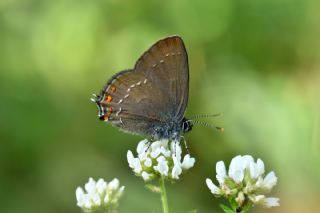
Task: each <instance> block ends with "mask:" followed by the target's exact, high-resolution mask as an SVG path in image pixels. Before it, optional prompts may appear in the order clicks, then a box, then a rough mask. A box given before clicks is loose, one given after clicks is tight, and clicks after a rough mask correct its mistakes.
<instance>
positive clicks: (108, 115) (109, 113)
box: [103, 107, 112, 120]
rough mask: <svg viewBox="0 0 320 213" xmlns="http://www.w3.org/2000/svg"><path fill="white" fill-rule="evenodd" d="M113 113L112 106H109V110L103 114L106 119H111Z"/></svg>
mask: <svg viewBox="0 0 320 213" xmlns="http://www.w3.org/2000/svg"><path fill="white" fill-rule="evenodd" d="M111 114H112V107H109V108H108V112H107V113H106V114H105V115H104V116H103V118H104V120H109V117H110V115H111Z"/></svg>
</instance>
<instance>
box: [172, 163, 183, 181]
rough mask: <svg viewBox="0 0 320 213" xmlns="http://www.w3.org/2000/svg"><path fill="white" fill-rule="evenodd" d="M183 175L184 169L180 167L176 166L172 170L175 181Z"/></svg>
mask: <svg viewBox="0 0 320 213" xmlns="http://www.w3.org/2000/svg"><path fill="white" fill-rule="evenodd" d="M181 173H182V169H181V167H180V165H175V166H173V168H172V174H171V175H172V178H173V179H179V175H180V174H181Z"/></svg>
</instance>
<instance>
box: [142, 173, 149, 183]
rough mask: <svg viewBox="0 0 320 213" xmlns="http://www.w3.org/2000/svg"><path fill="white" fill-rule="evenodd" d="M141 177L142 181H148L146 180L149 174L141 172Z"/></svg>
mask: <svg viewBox="0 0 320 213" xmlns="http://www.w3.org/2000/svg"><path fill="white" fill-rule="evenodd" d="M141 176H142V178H143V180H144V181H148V180H149V179H150V174H149V173H147V172H145V171H143V172H142V173H141Z"/></svg>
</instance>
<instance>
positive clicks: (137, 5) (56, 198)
mask: <svg viewBox="0 0 320 213" xmlns="http://www.w3.org/2000/svg"><path fill="white" fill-rule="evenodd" d="M319 9H320V3H319V1H317V0H261V1H253V0H241V1H237V0H198V1H183V0H170V1H169V0H168V1H164V0H163V1H160V0H142V1H132V0H126V1H124V0H99V1H89V0H70V1H62V0H56V1H49V0H47V1H46V0H42V1H40V0H39V1H36V0H1V1H0V94H1V104H0V116H1V118H0V134H1V135H0V136H1V138H0V140H1V147H0V212H1V213H6V212H25V213H28V212H48V213H51V212H75V213H76V212H80V209H79V208H78V207H77V206H76V200H75V189H76V187H77V186H79V185H83V184H84V183H85V182H86V181H87V179H88V177H90V176H92V177H94V178H99V177H103V178H105V179H106V180H107V181H109V180H111V179H112V178H114V177H118V178H119V179H120V182H121V184H123V185H125V186H126V191H125V195H124V197H123V198H122V199H121V201H120V208H119V211H120V212H155V213H156V212H161V205H160V199H159V196H158V195H157V194H154V193H151V192H149V191H148V190H147V189H145V188H144V183H143V181H142V180H141V179H139V178H137V177H135V176H134V175H133V173H132V172H131V170H130V169H129V167H128V165H127V161H126V153H127V150H128V149H130V150H134V149H135V147H136V145H137V142H138V141H139V140H140V139H141V137H138V136H133V135H128V134H124V133H122V132H119V130H117V129H115V128H112V127H110V126H109V125H107V124H106V123H103V122H100V121H99V120H98V119H97V116H96V115H97V109H96V106H95V105H94V104H93V103H91V102H90V101H89V98H90V97H91V94H92V93H96V92H99V91H100V89H101V88H102V86H103V85H104V84H105V82H106V81H107V80H108V79H109V78H110V77H111V76H112V75H113V74H114V73H116V72H118V71H120V70H123V69H126V68H130V67H133V65H134V63H135V61H136V59H137V58H138V57H139V56H140V55H141V54H142V53H143V52H144V51H145V50H146V49H147V48H148V47H149V46H150V45H151V44H152V43H154V42H155V41H157V40H158V39H160V38H162V37H165V36H168V35H172V34H179V35H181V36H182V37H183V39H184V41H185V44H186V47H187V50H188V53H189V63H190V98H189V105H188V109H187V115H194V114H203V113H217V112H223V113H224V116H223V117H219V118H213V119H209V120H207V121H208V122H211V123H214V124H216V125H220V126H223V127H224V128H225V132H224V133H223V134H221V133H219V132H217V131H215V130H212V129H208V128H206V127H195V128H194V129H193V131H192V132H191V133H189V134H187V135H186V139H187V141H188V144H189V149H190V152H191V153H192V155H193V156H194V157H195V158H196V165H195V167H194V168H193V169H191V171H189V173H187V174H185V175H183V176H182V178H181V180H180V181H179V182H177V183H176V184H173V185H168V186H167V188H168V196H169V206H170V209H171V212H175V213H180V212H187V211H188V210H191V209H198V210H199V212H203V213H205V212H221V210H220V209H219V207H218V204H219V203H220V201H221V200H219V199H215V198H214V197H213V196H212V195H211V194H210V192H209V190H208V189H207V187H206V185H205V178H206V177H211V178H214V177H215V170H214V168H215V163H216V162H217V161H218V160H224V161H225V162H227V164H229V162H230V160H231V158H232V157H233V156H235V155H237V154H250V155H252V156H254V157H255V158H261V159H263V160H264V162H265V164H266V170H267V171H271V170H274V171H275V172H276V174H277V176H278V177H279V183H278V185H277V186H276V187H275V190H274V191H273V192H272V196H277V197H280V199H281V201H280V202H281V207H277V208H273V209H270V210H265V209H263V208H260V207H258V208H255V209H254V211H253V212H290V213H292V212H318V211H319V208H320V204H319V197H320V168H319V164H320V129H319V128H320V71H319V69H320V42H319V38H320V13H319Z"/></svg>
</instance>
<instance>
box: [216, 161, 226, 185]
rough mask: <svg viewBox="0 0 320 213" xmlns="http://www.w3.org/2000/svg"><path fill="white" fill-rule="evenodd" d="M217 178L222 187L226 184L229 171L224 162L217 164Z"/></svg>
mask: <svg viewBox="0 0 320 213" xmlns="http://www.w3.org/2000/svg"><path fill="white" fill-rule="evenodd" d="M216 172H217V175H216V178H217V180H218V182H219V184H220V185H222V184H223V183H224V179H225V178H226V177H227V171H226V166H225V165H224V162H223V161H219V162H217V164H216Z"/></svg>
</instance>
